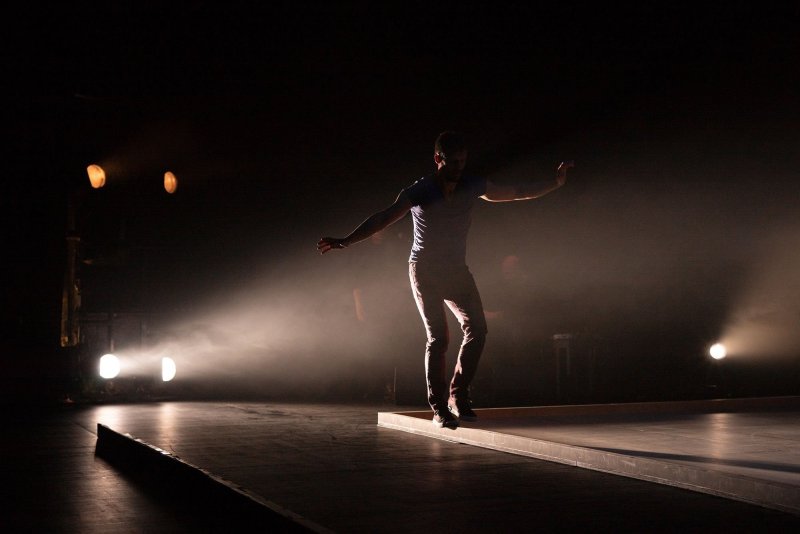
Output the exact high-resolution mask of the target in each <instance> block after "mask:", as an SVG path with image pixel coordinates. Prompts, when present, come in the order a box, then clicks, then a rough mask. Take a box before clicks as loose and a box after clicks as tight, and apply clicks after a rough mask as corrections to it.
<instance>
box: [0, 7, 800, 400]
mask: <svg viewBox="0 0 800 534" xmlns="http://www.w3.org/2000/svg"><path fill="white" fill-rule="evenodd" d="M797 19H798V8H797V7H786V6H782V7H778V6H770V5H767V4H765V3H749V2H728V3H725V4H722V3H720V4H719V5H715V6H712V7H698V6H697V5H694V4H689V3H687V4H683V3H677V4H669V5H667V4H663V3H649V4H645V5H640V6H637V7H632V8H625V9H623V8H614V7H609V6H601V5H597V6H594V7H588V6H585V5H583V4H582V3H564V2H557V3H556V2H544V3H541V4H539V5H537V6H536V7H530V6H528V5H527V4H523V3H516V2H510V3H506V4H503V5H485V4H480V3H466V4H461V5H456V4H452V5H448V4H446V3H437V4H436V5H435V6H432V5H427V4H420V5H418V6H414V5H413V4H403V5H402V7H392V5H391V4H389V6H388V7H387V6H385V5H382V6H376V5H372V4H370V3H366V2H338V3H332V4H329V3H322V2H320V3H291V4H289V3H286V4H282V3H280V2H279V3H271V4H270V5H269V7H265V6H260V5H257V4H255V3H253V4H234V5H233V6H225V7H220V6H216V5H215V4H214V3H211V2H193V3H189V4H188V5H187V6H185V7H182V8H180V9H177V8H164V7H161V6H157V5H156V4H147V3H145V4H139V5H137V6H136V7H111V8H108V7H107V8H104V9H102V10H100V11H97V10H96V9H89V8H85V9H84V8H80V7H75V6H70V7H69V8H65V7H52V8H48V9H42V10H27V11H24V12H23V11H18V12H13V13H11V14H10V15H9V17H8V21H7V25H8V26H9V28H8V32H6V35H7V37H6V38H5V40H6V44H5V46H4V50H3V55H4V64H5V66H6V80H7V82H6V84H7V85H6V89H7V93H6V106H5V108H6V113H7V114H8V117H9V118H8V120H7V121H6V124H7V126H9V128H8V130H7V131H8V135H7V139H6V147H7V155H8V158H7V161H6V163H7V166H6V171H7V172H6V176H5V180H4V187H5V192H4V194H3V195H2V198H3V215H4V221H5V225H4V226H5V228H6V230H7V240H6V243H7V245H6V247H5V248H6V253H5V254H4V257H5V260H4V264H5V265H4V270H5V279H6V284H4V286H5V287H4V293H5V296H4V312H3V318H2V323H3V326H4V330H5V331H6V333H5V334H4V335H3V346H2V360H3V374H4V377H5V381H6V382H7V386H6V388H5V392H6V394H7V397H10V398H13V397H20V396H23V397H25V398H28V397H35V398H39V397H44V398H48V399H49V398H59V397H61V396H63V395H65V393H64V391H65V390H68V389H69V387H70V386H69V385H68V382H69V381H68V380H66V379H65V378H64V377H65V376H66V375H68V374H69V369H68V368H67V367H68V365H67V363H65V362H66V361H67V359H66V358H65V357H64V352H63V350H62V349H60V348H59V347H58V336H59V331H58V324H59V314H60V309H59V306H60V295H61V284H62V277H63V274H64V268H65V240H64V237H65V233H66V218H67V204H68V200H69V199H70V198H73V200H74V201H76V202H78V205H79V225H80V227H81V230H80V231H81V233H82V237H84V238H85V240H86V243H87V247H88V252H87V254H89V255H94V256H95V257H96V258H100V259H104V260H106V264H107V265H106V266H105V267H104V266H103V265H102V264H103V262H96V265H95V267H92V268H87V269H86V270H85V272H84V280H83V282H84V287H83V290H84V303H85V306H86V307H87V308H90V307H93V308H94V309H96V310H103V311H114V310H117V311H125V310H131V309H135V310H144V311H152V312H158V313H160V314H162V315H165V316H167V317H170V318H171V319H170V321H171V322H173V323H180V324H181V327H183V328H184V331H185V329H186V328H187V327H186V324H188V323H195V325H194V326H193V327H191V328H190V329H191V330H192V331H197V330H198V329H199V330H205V331H207V332H211V331H214V332H216V333H217V334H219V335H218V336H217V337H216V338H215V339H216V340H217V341H215V344H213V345H209V346H208V347H207V349H208V350H207V352H214V351H213V347H216V348H220V347H222V348H224V349H226V350H222V351H217V352H224V353H226V354H233V353H236V354H239V355H240V356H239V359H238V360H237V361H238V362H239V363H241V364H242V365H243V367H242V369H249V371H242V373H243V374H246V375H248V378H249V380H248V381H247V384H246V385H243V383H242V382H241V381H237V380H233V379H230V381H229V382H227V384H228V386H229V388H230V390H232V391H235V390H236V388H237V387H239V386H241V387H242V388H243V390H244V389H248V390H251V391H252V390H259V388H261V387H262V386H263V385H264V384H267V383H268V384H270V386H269V387H271V388H273V389H272V390H273V391H291V392H295V393H296V392H297V391H298V390H300V391H305V392H309V393H313V394H315V395H322V396H324V395H325V394H331V395H334V394H342V392H343V391H347V390H348V388H350V390H351V393H352V391H358V392H359V393H357V394H358V395H360V394H361V392H362V391H364V392H367V393H364V395H367V394H368V393H369V392H372V393H369V394H374V392H373V391H372V390H373V389H374V384H372V382H373V381H374V376H377V375H380V376H381V377H383V376H384V375H386V374H387V373H391V370H392V368H400V369H401V370H403V369H406V368H408V369H411V368H412V367H408V366H413V369H417V368H418V369H417V371H411V370H409V371H408V372H407V374H411V375H413V377H412V379H411V381H412V382H413V381H416V380H417V378H418V377H421V351H422V345H423V344H424V337H423V332H422V328H421V325H420V324H419V319H418V317H417V316H416V310H415V309H414V307H413V302H412V301H411V298H410V295H409V294H408V290H407V287H406V285H407V280H406V273H405V269H406V266H405V257H406V255H407V250H408V239H409V236H408V234H409V231H410V222H409V221H408V220H404V221H401V222H400V223H398V225H396V226H395V227H393V228H392V229H391V230H390V231H388V232H387V235H386V236H385V238H384V240H383V241H382V242H381V243H380V244H377V243H371V242H368V243H362V244H360V245H358V247H354V248H352V249H350V250H348V251H346V252H344V253H342V254H337V255H335V256H334V255H331V256H326V257H324V258H320V257H318V256H317V255H316V252H315V249H314V243H315V242H316V240H317V239H318V238H319V237H320V236H322V235H338V236H342V235H345V234H347V233H348V232H349V231H350V230H351V229H352V228H353V227H355V226H356V225H357V224H358V223H359V222H360V221H361V220H363V219H364V218H365V217H366V216H367V215H369V213H371V212H372V211H375V210H376V209H378V208H381V207H383V206H385V205H387V204H388V203H390V202H391V201H392V200H393V199H394V197H395V195H396V194H397V192H398V191H399V190H400V189H402V188H403V187H405V186H407V185H409V184H410V183H411V182H413V181H414V180H415V179H417V178H418V177H419V176H421V175H423V174H425V173H426V172H429V171H430V170H431V168H432V157H431V155H432V154H431V152H432V144H433V140H434V138H435V136H436V134H437V133H438V132H439V131H441V130H444V129H458V130H462V131H464V132H466V134H467V136H468V138H469V140H470V146H471V151H470V163H469V165H470V170H471V171H472V172H479V173H485V174H487V175H488V176H489V177H490V179H493V180H496V181H498V182H509V183H510V182H515V181H519V180H531V179H542V178H545V177H548V176H550V175H551V173H552V172H553V169H554V168H555V166H556V165H557V163H558V162H559V161H561V160H563V159H573V160H575V161H576V163H577V167H576V168H575V170H574V172H573V173H572V175H571V176H570V180H569V182H568V185H567V186H566V187H565V188H563V189H561V190H559V191H558V192H556V193H553V194H552V195H549V196H547V197H545V198H544V199H542V200H538V201H535V202H529V203H515V204H507V205H489V204H482V205H480V206H479V208H478V209H477V210H476V213H475V221H474V225H473V231H472V236H471V241H470V245H469V247H470V249H469V250H470V252H469V258H468V261H469V263H470V266H471V268H472V270H473V272H474V273H475V276H476V279H477V281H478V284H479V286H480V287H481V289H482V294H483V296H484V301H485V304H486V308H487V309H490V310H501V311H504V312H505V313H504V314H503V315H502V317H504V320H505V323H503V322H496V321H495V322H494V323H492V321H491V320H490V330H491V331H492V333H494V332H498V335H497V336H495V337H494V338H491V337H490V345H489V346H487V356H486V362H487V369H488V368H491V369H493V370H495V371H496V372H495V373H494V375H493V380H494V381H495V382H497V381H501V382H502V381H503V380H512V377H514V376H516V375H518V374H519V373H532V374H536V373H537V372H538V373H539V375H540V376H538V377H537V378H536V380H535V383H536V384H537V386H536V387H540V388H544V389H547V390H548V391H550V392H551V393H552V391H551V390H552V384H551V382H552V380H549V378H550V377H551V374H552V373H551V372H552V371H553V370H552V369H550V368H548V367H547V366H546V365H545V364H542V365H539V367H537V366H536V365H534V364H536V363H537V361H538V360H537V359H536V358H537V357H533V356H530V354H531V352H533V353H536V354H539V356H538V357H539V358H542V359H543V360H542V361H544V360H546V359H547V358H546V356H542V354H544V353H543V352H542V350H539V349H536V350H533V349H531V347H539V346H540V345H542V344H546V342H545V341H542V340H548V339H550V336H552V334H555V333H560V332H579V333H581V334H582V335H584V336H587V337H590V338H592V339H593V340H596V341H593V343H594V345H595V346H596V348H597V352H598V355H599V357H600V362H601V365H600V367H601V369H602V370H603V371H602V372H601V374H600V375H599V378H598V380H599V381H600V384H599V385H598V394H597V396H596V397H595V398H593V399H589V400H606V399H622V400H628V399H639V398H665V397H674V396H692V395H697V394H702V393H701V390H702V388H703V387H704V386H705V385H707V384H706V383H707V382H708V380H707V379H706V377H707V376H708V373H709V372H710V371H709V367H708V363H707V361H706V360H707V358H706V356H705V351H706V350H707V345H708V344H710V343H712V342H714V341H715V340H716V339H718V338H720V336H723V335H725V334H726V331H727V330H730V325H731V324H734V323H736V324H739V325H741V323H742V321H744V322H753V321H752V319H753V317H755V318H756V320H755V322H757V323H759V324H763V323H764V322H766V323H769V324H777V325H780V326H781V328H782V329H783V331H785V332H793V331H796V330H797V329H796V325H797V320H798V318H800V311H798V308H797V302H798V301H797V300H796V298H795V297H800V289H798V279H797V276H796V272H797V269H796V267H798V266H800V262H799V261H798V258H797V252H796V251H797V250H798V249H800V247H797V245H798V244H800V243H798V235H800V234H798V220H797V215H796V212H797V207H796V205H797V200H798V193H800V187H799V186H798V184H797V168H798V165H797V164H798V150H797V149H798V146H800V144H799V143H798V140H799V139H798V137H799V136H798V129H797V121H798V118H799V117H798V114H799V113H798V110H799V109H800V107H798V93H797V91H798V81H799V80H798V74H797V73H798V68H797V67H798V65H797V57H798V55H797V52H798V37H797V32H796V31H795V28H796V24H797ZM89 163H100V164H102V165H103V166H104V168H106V170H107V171H108V173H109V179H108V185H107V187H106V188H104V189H103V190H99V191H93V190H90V189H89V186H88V183H87V180H86V174H85V168H86V166H87V165H88V164H89ZM165 170H171V171H173V172H175V173H176V175H177V176H178V178H179V181H180V182H179V189H178V192H177V193H176V194H175V195H173V196H167V195H166V194H165V193H164V192H163V190H160V187H161V182H160V180H161V176H162V175H163V172H164V171H165ZM75 199H77V200H75ZM511 255H513V256H515V257H516V258H517V259H518V265H519V269H518V270H517V271H516V272H515V275H514V276H515V277H514V278H513V280H510V279H509V278H504V277H503V276H502V274H501V270H500V264H501V262H502V260H503V258H506V257H507V256H511ZM354 288H359V289H361V290H362V294H363V295H364V305H365V306H366V307H367V308H368V312H369V313H368V317H367V320H366V321H364V320H362V321H355V322H354V321H353V319H352V318H353V317H354V310H353V309H352V308H353V297H352V290H353V289H354ZM243 309H246V310H247V312H246V313H245V312H243V311H242V310H243ZM237 314H239V315H241V316H246V317H247V319H246V320H245V321H244V322H245V323H246V324H247V325H248V326H242V324H240V323H237V324H236V326H233V325H231V324H228V323H227V322H226V321H228V320H230V319H231V317H232V316H234V315H237ZM259 314H261V315H259ZM237 317H238V315H237ZM742 317H744V319H742ZM764 317H766V319H764ZM268 325H272V326H268ZM176 328H178V327H176ZM270 328H272V330H270ZM179 329H180V328H179ZM242 329H250V330H252V331H260V332H262V333H261V334H259V335H257V336H255V337H256V338H258V339H254V340H252V342H251V341H248V343H247V347H246V348H245V349H243V348H242V346H241V345H239V343H240V342H241V339H242V336H241V335H240V333H241V332H242ZM726 329H727V330H726ZM740 330H741V329H740ZM520 331H522V332H523V334H520ZM279 334H280V335H279ZM208 335H209V336H210V334H208ZM491 335H492V334H490V336H491ZM745 337H748V336H745ZM784 337H785V338H787V339H786V341H785V343H782V346H781V347H779V348H778V349H779V350H778V349H776V350H775V351H771V352H777V353H780V358H777V357H776V358H769V359H766V358H762V359H759V358H761V356H760V355H759V354H757V353H758V352H759V346H762V345H759V344H758V343H751V344H750V345H749V346H746V347H744V348H743V349H742V351H741V352H742V355H741V356H742V357H741V358H740V359H739V363H737V362H736V360H735V359H733V363H730V364H729V365H730V366H731V367H732V368H734V369H735V368H736V366H737V365H739V374H738V375H737V377H738V378H736V379H735V380H734V382H736V384H737V385H736V387H732V389H731V390H730V391H728V392H727V394H737V393H739V394H787V393H797V386H796V384H797V383H798V381H797V378H798V363H797V355H798V353H799V351H798V344H796V339H794V338H793V336H792V335H786V336H784ZM265 338H266V339H269V340H273V341H274V344H272V341H269V342H265V341H264V339H265ZM278 338H280V340H278ZM492 339H494V341H493V340H492ZM748 339H753V337H752V336H750V337H749V338H748ZM782 339H783V338H782ZM265 343H266V344H265ZM209 347H210V348H209ZM226 351H227V352H226ZM537 351H538V352H537ZM545 352H546V351H545ZM245 353H247V356H241V354H245ZM267 353H269V354H268V355H267ZM354 353H358V354H357V355H354ZM205 357H206V358H209V357H208V356H205ZM226 357H227V356H226ZM230 357H231V358H233V356H230ZM504 358H505V360H504ZM226 361H229V360H225V359H224V358H223V359H222V360H220V361H219V362H217V361H215V365H216V364H220V365H223V366H226V365H228V364H226V363H224V362H226ZM220 362H222V363H220ZM539 363H542V362H539ZM726 363H727V362H726ZM551 364H552V362H551V363H550V364H547V365H551ZM543 366H544V367H543ZM543 368H544V369H546V371H541V369H543ZM500 369H505V370H506V371H505V372H506V374H505V375H504V374H503V372H502V371H500ZM537 369H539V371H537ZM254 370H257V372H253V371H254ZM509 370H511V371H509ZM273 371H274V372H273ZM712 371H713V369H712ZM206 372H207V373H211V374H213V372H214V371H213V366H211V365H209V367H207V368H206ZM415 372H416V373H418V376H417V375H415V374H414V373H415ZM509 373H510V374H509ZM545 375H546V376H545ZM504 376H505V378H504ZM240 378H241V377H240ZM483 378H484V379H485V378H486V377H483ZM65 384H66V385H65ZM548 388H550V389H548ZM698 388H699V389H698ZM261 391H263V389H262V390H261ZM352 394H354V395H355V394H356V393H352ZM533 400H538V401H543V400H544V401H547V400H550V398H549V397H548V396H547V395H546V394H545V393H542V394H541V395H540V396H539V397H537V398H535V399H533ZM498 402H502V399H500V400H498Z"/></svg>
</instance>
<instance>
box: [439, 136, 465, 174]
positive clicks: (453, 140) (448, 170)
mask: <svg viewBox="0 0 800 534" xmlns="http://www.w3.org/2000/svg"><path fill="white" fill-rule="evenodd" d="M433 161H435V162H436V168H437V169H438V170H439V174H440V175H442V176H444V178H445V179H446V180H448V181H452V182H457V181H458V180H459V179H460V178H461V173H462V171H463V170H464V166H465V165H466V164H467V143H466V141H465V140H464V136H463V135H461V134H460V133H457V132H451V131H447V132H442V133H440V134H439V136H438V137H437V138H436V143H435V144H434V146H433Z"/></svg>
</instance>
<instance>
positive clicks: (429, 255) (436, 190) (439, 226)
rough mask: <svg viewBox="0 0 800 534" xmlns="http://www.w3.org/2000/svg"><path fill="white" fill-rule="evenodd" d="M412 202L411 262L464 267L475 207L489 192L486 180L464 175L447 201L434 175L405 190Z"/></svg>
mask: <svg viewBox="0 0 800 534" xmlns="http://www.w3.org/2000/svg"><path fill="white" fill-rule="evenodd" d="M403 192H404V193H405V194H406V196H407V197H408V199H409V200H410V201H411V204H412V208H411V215H412V217H413V220H414V244H413V245H412V246H411V256H410V257H409V259H408V261H409V262H412V263H416V262H419V263H430V264H436V265H444V266H447V265H455V266H460V265H465V264H466V256H467V234H468V232H469V227H470V224H471V223H472V208H473V207H474V205H475V201H476V200H477V199H478V197H480V196H482V195H483V194H485V193H486V179H485V178H480V177H477V176H468V175H464V176H462V177H461V179H460V180H459V181H458V185H457V186H456V189H455V191H454V192H453V194H452V195H451V196H450V198H448V199H445V197H444V193H443V192H442V189H441V187H439V185H438V184H437V183H436V180H435V176H433V175H431V176H426V177H424V178H421V179H420V180H417V181H416V182H415V183H414V184H413V185H411V186H409V187H407V188H406V189H404V190H403Z"/></svg>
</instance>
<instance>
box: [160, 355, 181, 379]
mask: <svg viewBox="0 0 800 534" xmlns="http://www.w3.org/2000/svg"><path fill="white" fill-rule="evenodd" d="M177 371H178V367H177V366H176V365H175V360H173V359H172V358H168V357H166V358H162V359H161V380H163V381H164V382H169V381H170V380H172V379H173V378H175V373H177Z"/></svg>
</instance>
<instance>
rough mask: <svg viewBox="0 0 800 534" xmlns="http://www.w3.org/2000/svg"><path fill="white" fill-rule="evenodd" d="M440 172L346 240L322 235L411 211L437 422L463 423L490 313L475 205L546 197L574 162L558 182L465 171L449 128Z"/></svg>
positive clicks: (462, 147)
mask: <svg viewBox="0 0 800 534" xmlns="http://www.w3.org/2000/svg"><path fill="white" fill-rule="evenodd" d="M433 161H434V162H435V163H436V172H435V173H433V174H432V175H429V176H426V177H424V178H422V179H420V180H418V181H417V182H415V183H414V184H413V185H411V186H410V187H407V188H406V189H404V190H403V191H401V192H400V194H399V195H398V196H397V199H396V200H395V201H394V203H393V204H392V205H391V206H389V207H388V208H386V209H384V210H382V211H379V212H376V213H374V214H372V215H371V216H370V217H369V218H368V219H366V220H365V221H364V222H363V223H361V224H360V225H359V226H358V227H357V228H356V229H355V230H353V232H352V233H350V235H348V236H347V237H345V238H335V237H323V238H322V239H320V241H319V242H318V243H317V249H318V250H319V251H320V253H322V254H325V253H326V252H329V251H331V250H335V249H343V248H347V247H348V246H350V245H352V244H353V243H357V242H359V241H362V240H364V239H366V238H368V237H370V236H371V235H373V234H374V233H376V232H379V231H381V230H383V229H384V228H386V227H388V226H389V225H391V224H393V223H395V222H397V221H398V220H400V219H401V218H402V217H403V216H405V214H406V213H408V212H409V211H411V213H412V216H413V220H414V243H413V245H412V247H411V256H410V258H409V278H410V279H411V289H412V291H413V293H414V299H415V300H416V302H417V308H419V312H420V315H421V316H422V322H423V323H424V325H425V331H426V333H427V336H428V343H427V345H426V350H425V377H426V381H427V385H428V403H429V404H430V406H431V408H432V409H433V424H434V425H436V426H438V427H448V428H456V427H458V421H459V420H462V421H475V420H476V419H477V416H476V414H475V412H474V411H473V410H472V408H471V406H470V399H469V384H470V382H471V381H472V378H473V377H474V376H475V371H476V370H477V367H478V360H479V359H480V356H481V352H482V351H483V346H484V343H485V341H486V331H487V330H486V319H485V317H484V313H483V305H482V304H481V297H480V295H479V294H478V289H477V287H476V286H475V281H474V279H473V278H472V274H471V273H470V272H469V269H468V268H467V265H466V253H467V233H468V231H469V227H470V223H471V221H472V208H473V206H474V203H475V200H476V199H477V198H478V197H480V198H482V199H484V200H488V201H490V202H506V201H511V200H528V199H534V198H539V197H541V196H543V195H546V194H547V193H549V192H551V191H554V190H556V189H558V188H559V187H561V186H562V185H564V183H565V182H566V179H567V169H568V168H571V167H572V166H573V164H572V162H564V163H561V165H559V167H558V171H557V172H556V177H555V179H554V180H549V181H546V182H539V183H528V184H523V185H516V186H513V185H499V184H494V183H492V182H491V181H489V180H487V179H485V178H479V177H476V176H470V175H465V174H463V171H464V167H465V165H466V163H467V145H466V143H465V141H464V138H463V137H462V135H461V134H458V133H456V132H449V131H448V132H442V133H441V134H439V136H438V137H437V139H436V143H435V145H434V153H433ZM444 304H447V306H448V307H449V308H450V310H451V311H452V312H453V314H454V315H455V316H456V318H457V319H458V322H459V324H460V325H461V330H462V332H463V334H464V337H463V340H462V343H461V350H460V351H459V354H458V360H457V362H456V366H455V370H454V373H453V377H452V379H451V380H450V386H449V389H448V387H447V383H446V378H445V373H446V370H445V354H446V352H447V345H448V341H449V333H448V329H447V320H446V317H445V311H444Z"/></svg>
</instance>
